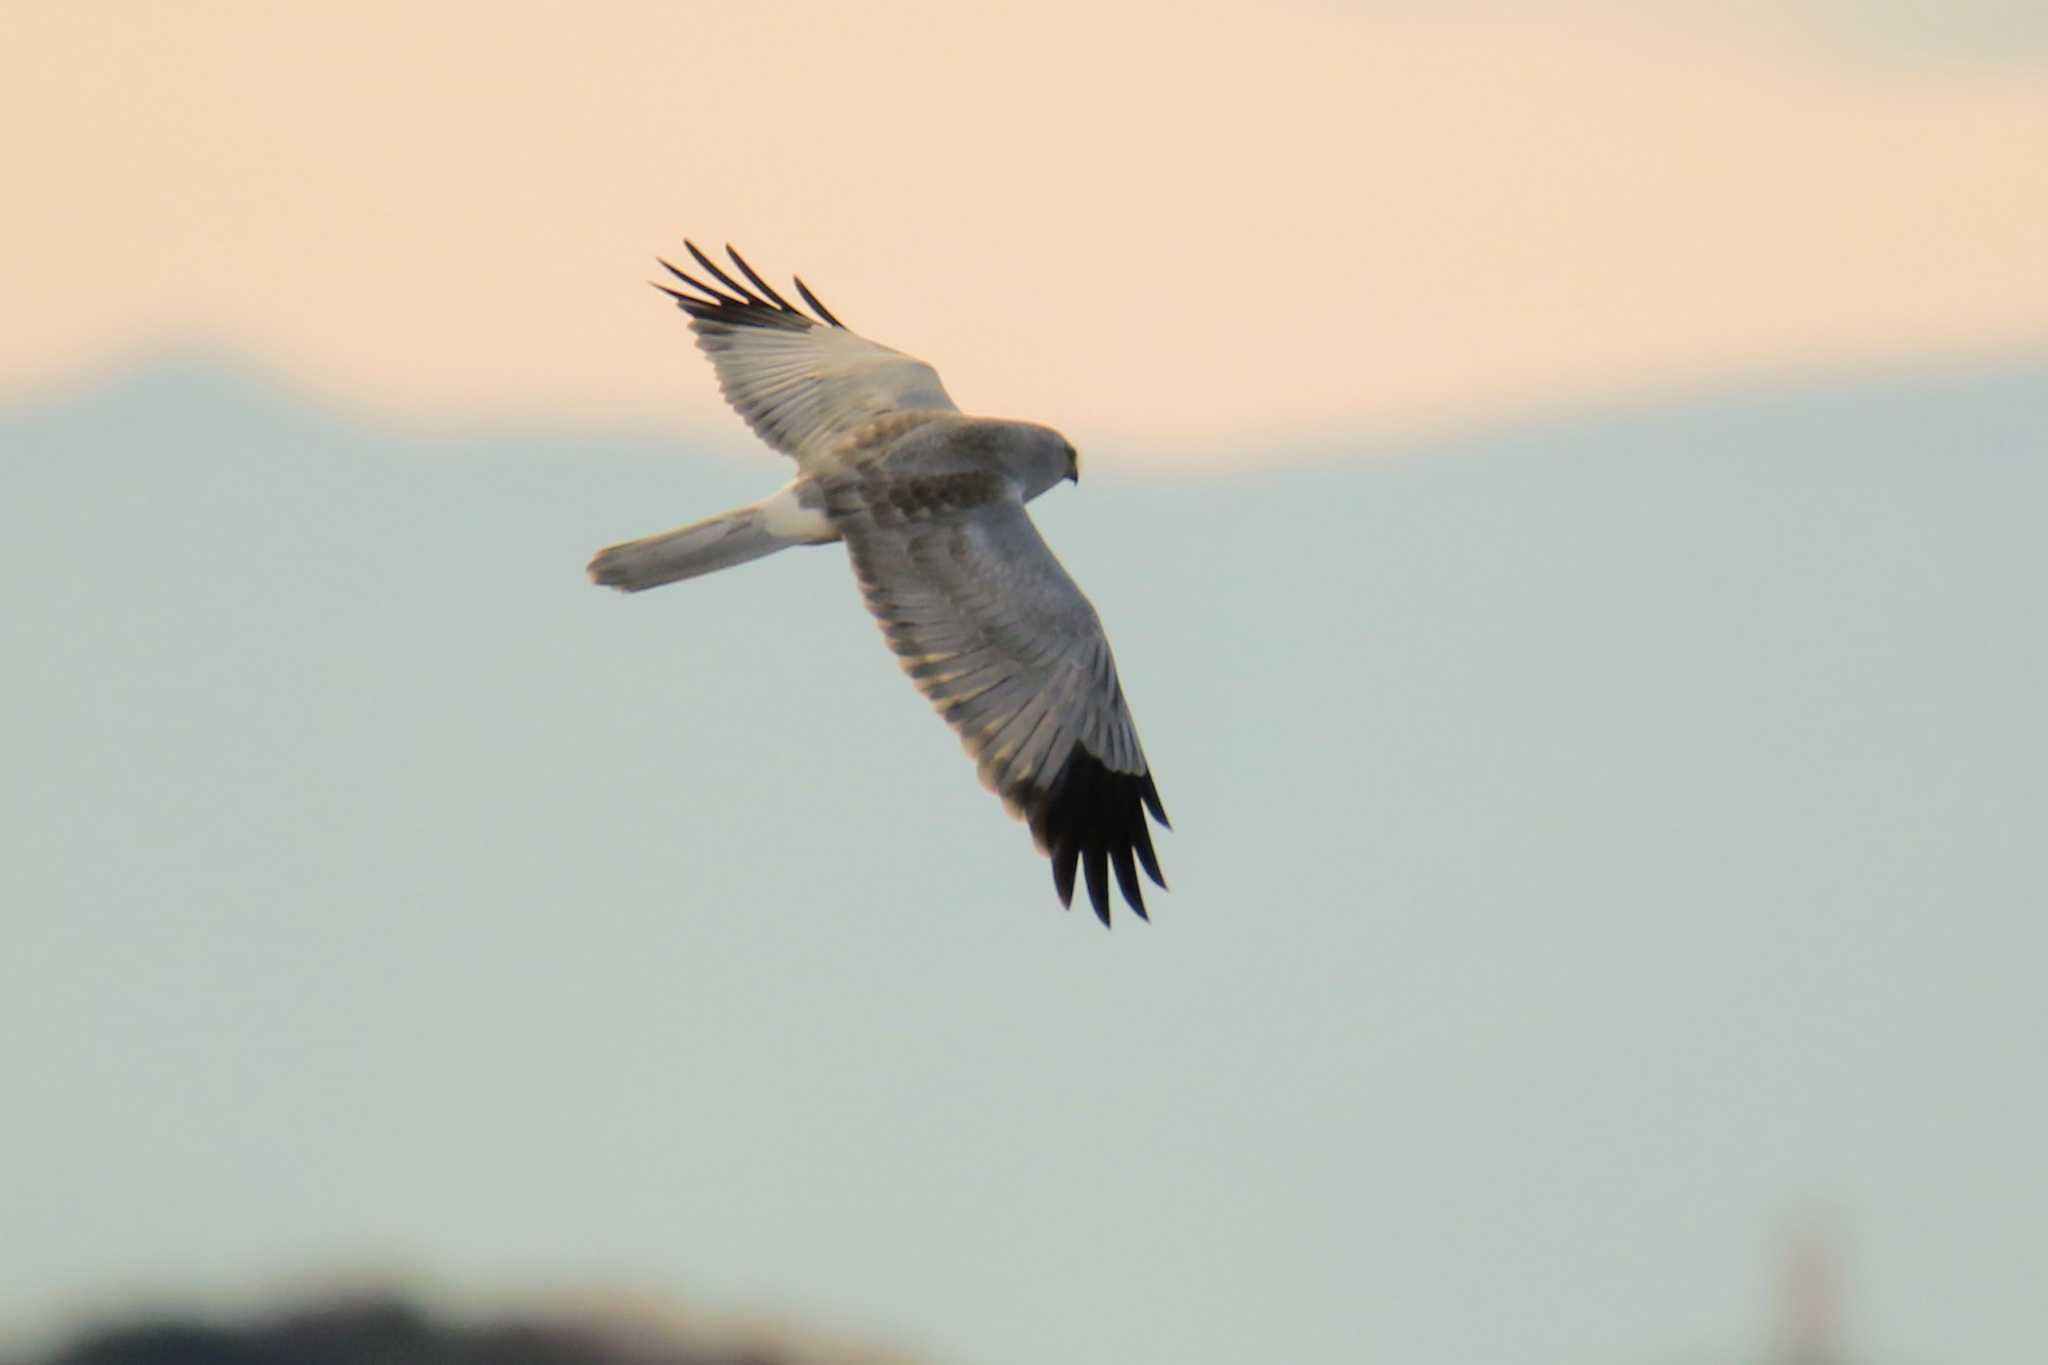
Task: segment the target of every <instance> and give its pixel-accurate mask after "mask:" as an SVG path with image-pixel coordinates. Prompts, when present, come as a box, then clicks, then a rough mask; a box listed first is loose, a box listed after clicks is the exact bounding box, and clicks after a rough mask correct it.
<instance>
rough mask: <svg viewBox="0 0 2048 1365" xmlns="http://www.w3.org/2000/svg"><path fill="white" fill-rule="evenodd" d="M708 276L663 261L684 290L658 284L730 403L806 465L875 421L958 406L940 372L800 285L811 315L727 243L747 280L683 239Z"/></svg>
mask: <svg viewBox="0 0 2048 1365" xmlns="http://www.w3.org/2000/svg"><path fill="white" fill-rule="evenodd" d="M684 245H685V246H686V247H688V248H689V251H690V254H691V256H692V257H694V258H695V259H696V262H697V264H698V266H699V267H700V268H701V269H702V270H703V272H704V273H705V274H707V275H709V276H710V277H711V279H712V280H713V281H716V283H710V282H706V281H705V280H702V279H700V278H698V277H696V276H693V275H690V274H688V273H686V272H685V271H682V270H679V269H677V268H676V267H675V266H673V265H670V264H669V263H668V262H667V261H663V262H662V263H661V264H662V266H663V268H664V269H666V270H667V271H668V272H669V273H670V274H672V275H674V276H675V277H676V279H677V280H678V281H679V282H680V283H682V284H683V285H686V286H687V287H688V292H685V291H684V290H681V289H672V288H670V287H669V286H667V285H656V286H655V287H656V288H657V289H660V290H661V291H662V292H663V293H665V294H667V295H668V296H669V297H670V298H672V299H674V300H675V301H676V304H677V306H678V307H680V308H681V309H682V310H683V311H684V312H685V313H687V314H689V316H690V330H691V331H693V332H695V333H696V334H697V345H698V346H699V347H701V348H702V349H703V351H704V353H705V354H706V355H708V356H709V357H711V363H712V366H713V367H714V368H715V369H716V370H717V371H718V387H719V389H720V390H721V391H722V392H723V393H724V394H725V397H726V401H727V402H729V403H731V404H732V406H733V409H734V410H735V411H736V412H738V413H739V415H740V416H741V417H743V418H745V419H746V423H747V425H748V426H750V427H752V428H753V429H754V433H755V434H756V435H757V436H759V437H760V438H761V439H762V440H764V441H766V442H767V443H768V444H769V445H771V446H773V447H775V449H777V450H779V451H781V452H782V453H783V454H785V455H789V456H792V457H793V458H795V460H796V461H797V463H798V464H800V465H803V464H810V463H814V462H816V461H817V460H819V459H821V458H822V457H823V456H825V455H826V454H828V453H829V452H830V451H831V450H832V449H833V448H834V447H835V446H837V445H838V444H839V443H840V442H841V441H843V440H845V439H846V438H847V437H848V436H850V435H852V434H853V433H854V432H857V431H859V430H860V429H861V428H863V427H865V426H867V425H869V424H870V423H872V422H874V421H876V420H877V419H878V418H882V417H886V416H890V415H892V414H896V413H901V412H906V411H921V410H923V411H928V410H939V411H946V412H952V411H957V409H956V408H955V406H954V404H953V400H952V398H950V397H949V396H948V395H947V393H946V388H945V385H943V384H941V383H940V382H939V375H938V371H936V370H934V369H933V368H932V367H931V366H929V365H927V364H925V363H924V362H923V361H922V360H918V359H915V358H914V357H911V356H907V355H904V354H903V353H902V352H901V351H892V350H890V349H889V348H888V347H887V346H881V345H877V344H876V343H874V342H872V341H869V340H867V339H866V338H865V337H862V336H860V335H858V334H857V333H854V332H851V331H848V330H847V329H846V327H845V325H844V324H842V323H841V322H840V321H839V320H838V319H837V318H834V317H833V316H832V314H831V313H829V312H828V311H826V309H825V307H824V305H823V304H821V303H819V302H818V300H817V298H816V296H815V295H813V294H812V293H811V291H810V290H809V289H807V288H805V287H804V284H803V281H801V280H798V281H797V289H798V291H799V292H800V293H801V295H802V297H803V299H804V301H805V302H807V303H809V304H810V305H811V307H812V308H813V309H814V310H816V312H817V313H818V315H819V318H822V319H823V321H822V322H821V321H819V320H818V318H813V317H811V316H810V315H808V314H806V313H805V312H803V310H801V309H799V308H797V307H795V306H794V305H792V304H790V303H789V302H788V301H787V300H785V299H784V298H783V297H782V295H780V294H778V293H777V292H776V291H775V290H774V289H773V288H771V287H769V285H768V284H767V283H766V282H765V281H764V280H762V278H761V277H760V276H759V275H757V274H755V273H754V270H753V267H751V266H749V265H748V264H747V263H746V261H745V260H744V259H742V258H741V256H740V254H739V253H738V252H736V251H734V250H733V249H732V248H731V247H729V246H728V247H727V248H726V252H727V254H728V255H730V256H731V257H732V263H733V264H734V265H735V266H737V267H738V268H739V271H740V273H741V275H743V276H744V277H745V282H744V283H743V282H741V281H740V280H735V279H734V278H733V277H732V276H731V275H729V274H727V273H726V272H725V271H724V270H722V269H720V268H719V266H718V264H717V262H715V261H713V260H712V259H711V258H710V257H709V256H707V255H705V254H704V253H703V252H701V251H699V250H698V249H697V247H696V246H695V244H693V243H689V242H686V243H684Z"/></svg>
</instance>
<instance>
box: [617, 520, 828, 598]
mask: <svg viewBox="0 0 2048 1365" xmlns="http://www.w3.org/2000/svg"><path fill="white" fill-rule="evenodd" d="M801 543H802V542H801V541H800V540H797V539H794V538H791V537H789V536H785V535H778V534H776V533H775V532H774V531H772V530H770V529H769V527H768V518H767V516H766V515H765V514H764V512H763V510H762V508H761V505H760V504H759V503H753V504H750V505H749V506H746V507H739V508H735V509H734V510H732V511H730V512H725V513H721V514H720V515H718V516H715V517H707V518H705V519H704V520H703V521H699V522H693V523H692V524H690V525H688V526H684V527H681V528H679V529H677V530H674V531H664V532H662V533H661V534H660V535H658V536H648V537H646V538H645V539H643V540H629V541H627V542H626V543H625V544H623V545H613V546H611V547H609V548H608V549H603V550H599V551H598V552H597V557H596V558H595V559H592V560H591V561H590V581H591V582H593V583H597V584H599V585H601V586H603V587H607V588H617V589H618V590H619V591H621V592H639V591H641V590H642V589H644V588H658V587H660V586H661V585H662V584H664V583H677V582H680V581H682V580H683V579H685V578H695V577H697V576H698V575H699V574H707V573H711V572H713V571H714V570H718V569H727V568H731V567H732V566H733V565H735V564H744V563H746V562H747V561H748V560H750V559H759V558H760V557H761V556H762V555H769V554H774V553H775V552H776V551H777V550H781V549H785V548H787V547H788V546H791V545H797V544H801Z"/></svg>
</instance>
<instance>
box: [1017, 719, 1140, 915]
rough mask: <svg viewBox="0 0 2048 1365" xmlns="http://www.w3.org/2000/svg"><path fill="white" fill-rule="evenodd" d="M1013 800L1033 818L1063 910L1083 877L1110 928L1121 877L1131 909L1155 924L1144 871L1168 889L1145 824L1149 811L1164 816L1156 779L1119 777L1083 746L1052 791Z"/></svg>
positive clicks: (1091, 900) (1090, 899)
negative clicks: (1112, 882) (1112, 879)
mask: <svg viewBox="0 0 2048 1365" xmlns="http://www.w3.org/2000/svg"><path fill="white" fill-rule="evenodd" d="M1011 795H1012V799H1015V800H1017V801H1018V802H1019V803H1020V804H1021V805H1023V807H1024V809H1025V811H1026V812H1027V815H1028V817H1029V819H1030V821H1031V832H1032V834H1033V836H1034V837H1035V838H1036V839H1037V841H1038V844H1039V847H1041V848H1043V849H1045V850H1046V851H1047V852H1048V854H1049V855H1050V856H1051V858H1052V882H1053V889H1054V890H1055V891H1057V892H1058V893H1059V898H1060V904H1061V905H1063V906H1066V907H1068V908H1070V909H1071V908H1072V906H1073V903H1074V883H1075V879H1076V873H1077V872H1078V873H1080V874H1082V875H1083V877H1084V879H1085V881H1086V884H1087V887H1088V902H1089V906H1090V908H1092V909H1093V910H1094V911H1095V917H1096V918H1097V919H1099V920H1101V921H1102V923H1103V924H1104V925H1108V924H1109V922H1110V901H1111V899H1112V897H1111V893H1110V884H1109V883H1110V873H1111V870H1112V869H1114V872H1115V876H1116V889H1117V890H1118V891H1119V892H1121V893H1122V895H1123V900H1124V903H1125V904H1126V905H1128V906H1129V907H1130V909H1131V912H1132V913H1133V914H1135V915H1137V917H1138V918H1139V919H1142V920H1148V921H1149V920H1150V919H1151V915H1150V914H1149V913H1148V912H1147V910H1146V907H1145V895H1144V890H1143V887H1142V884H1141V883H1140V882H1139V880H1138V869H1139V868H1140V867H1143V868H1144V870H1145V874H1146V875H1147V876H1149V877H1150V878H1151V879H1152V880H1153V881H1154V882H1155V883H1157V884H1158V885H1159V886H1160V888H1161V889H1164V888H1165V886H1166V878H1165V877H1164V876H1163V875H1162V874H1161V872H1160V870H1159V857H1158V854H1157V853H1155V852H1154V851H1153V848H1152V833H1151V830H1150V829H1149V828H1147V826H1146V821H1145V815H1146V812H1147V811H1148V810H1150V811H1153V812H1155V813H1156V812H1157V811H1158V804H1157V803H1158V794H1157V792H1156V791H1155V790H1154V789H1153V783H1152V777H1151V774H1149V773H1121V772H1117V771H1115V770H1113V769H1111V768H1110V767H1109V766H1108V765H1106V764H1104V763H1103V762H1102V761H1101V760H1100V759H1098V758H1096V757H1095V756H1094V755H1093V754H1091V753H1089V752H1088V751H1087V750H1085V749H1083V748H1080V747H1078V746H1077V747H1076V748H1075V749H1074V751H1073V752H1072V753H1071V754H1070V755H1069V756H1068V758H1067V761H1066V762H1065V763H1064V764H1062V765H1061V767H1060V769H1059V773H1058V775H1057V776H1056V777H1054V779H1053V780H1052V781H1051V783H1049V784H1048V785H1046V786H1045V787H1044V788H1041V789H1033V790H1023V791H1017V792H1014V793H1012V794H1011ZM1162 823H1163V822H1162Z"/></svg>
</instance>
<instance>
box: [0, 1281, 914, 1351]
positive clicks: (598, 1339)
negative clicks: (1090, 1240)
mask: <svg viewBox="0 0 2048 1365" xmlns="http://www.w3.org/2000/svg"><path fill="white" fill-rule="evenodd" d="M855 1359H859V1360H863V1361H877V1360H878V1359H879V1358H878V1357H876V1356H873V1355H862V1356H858V1357H855V1356H850V1355H847V1354H827V1353H818V1352H813V1351H808V1350H806V1351H802V1352H799V1351H798V1350H797V1349H796V1348H793V1347H790V1348H785V1347H780V1346H762V1345H756V1344H751V1343H750V1344H746V1345H725V1346H704V1345H699V1344H691V1345H685V1344H682V1343H681V1342H678V1341H676V1340H673V1339H671V1338H669V1336H668V1334H666V1333H664V1332H661V1331H659V1330H657V1329H653V1328H650V1327H648V1326H647V1325H645V1324H643V1323H634V1324H631V1325H611V1324H607V1323H605V1322H602V1321H597V1320H592V1319H579V1320H543V1319H533V1320H525V1319H520V1318H500V1319H495V1320H489V1321H483V1322H477V1323H465V1322H453V1321H447V1320H441V1319H437V1318H435V1317H432V1316H429V1315H428V1314H427V1313H425V1312H423V1311H421V1310H420V1309H418V1308H416V1307H414V1306H413V1305H412V1304H410V1303H408V1302H407V1301H405V1300H403V1299H401V1298H397V1297H374V1298H356V1299H345V1300H335V1301H328V1302H323V1303H317V1304H310V1305H304V1306H300V1307H296V1308H292V1309H289V1310H287V1311H284V1312H281V1313H277V1314H273V1315H267V1316H258V1317H251V1318H249V1319H247V1320H244V1321H239V1322H217V1321H213V1320H202V1319H199V1318H186V1317H178V1316H163V1317H152V1318H144V1319H138V1320H131V1321H127V1322H123V1323H121V1324H119V1325H117V1326H109V1327H94V1328H88V1329H85V1330H84V1331H82V1332H81V1333H79V1334H78V1335H76V1336H75V1337H74V1338H73V1339H72V1340H71V1341H70V1342H68V1343H67V1344H64V1345H61V1346H59V1347H57V1348H56V1349H55V1351H54V1352H52V1353H51V1354H48V1355H45V1356H41V1357H36V1358H26V1357H0V1360H5V1361H6V1362H7V1365H842V1363H843V1362H849V1361H852V1360H855Z"/></svg>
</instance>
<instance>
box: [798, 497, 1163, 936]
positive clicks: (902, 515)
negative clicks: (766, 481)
mask: <svg viewBox="0 0 2048 1365" xmlns="http://www.w3.org/2000/svg"><path fill="white" fill-rule="evenodd" d="M823 482H824V484H825V498H826V508H827V513H828V515H829V516H830V517H831V518H832V523H833V525H834V526H835V527H837V528H838V530H839V532H840V534H841V536H842V537H843V538H844V539H845V541H846V548H847V551H848V553H849V554H850V556H851V557H852V559H853V569H854V576H855V577H856V578H857V579H858V580H859V581H860V589H861V593H862V595H863V596H864V597H865V598H866V599H867V604H868V610H869V611H871V612H873V613H874V616H875V619H876V620H877V621H878V622H880V624H881V627H882V633H883V634H884V635H885V636H886V637H887V638H888V641H889V646H890V648H891V649H893V650H895V652H896V655H897V658H898V659H899V661H900V662H901V663H902V665H903V671H904V672H906V673H908V674H909V675H910V677H911V681H913V682H915V683H916V684H917V688H918V690H919V691H920V692H922V693H924V695H925V697H926V698H927V699H928V700H930V702H931V703H932V705H933V706H935V707H937V708H938V711H939V714H940V715H941V716H943V717H945V720H946V723H947V724H948V725H950V726H952V727H953V729H954V731H955V732H956V733H957V734H958V735H959V736H960V742H961V744H962V745H963V746H964V747H965V748H966V750H967V752H968V753H969V754H970V755H971V756H972V757H973V758H974V761H975V766H976V767H977V768H979V769H980V772H981V780H982V783H983V784H984V785H985V786H987V787H988V788H989V789H990V790H991V791H993V792H995V793H996V794H997V795H998V796H1000V797H1002V799H1003V804H1004V806H1006V807H1007V808H1008V809H1009V810H1010V812H1011V814H1013V815H1016V816H1018V817H1020V818H1021V819H1023V820H1025V821H1026V822H1027V823H1029V824H1030V826H1031V836H1032V839H1033V841H1034V842H1035V843H1036V844H1037V845H1038V848H1039V850H1040V851H1041V852H1043V853H1045V854H1047V855H1048V856H1049V857H1051V859H1052V869H1053V884H1054V887H1055V888H1056V889H1057V890H1058V892H1059V896H1060V900H1061V901H1062V902H1063V903H1067V904H1071V903H1072V900H1073V894H1074V874H1075V870H1076V868H1077V867H1078V868H1079V869H1080V870H1081V871H1082V872H1083V873H1085V875H1086V877H1087V882H1088V898H1089V900H1090V901H1091V902H1093V904H1094V907H1095V913H1096V915H1097V916H1098V917H1099V918H1100V919H1101V920H1102V922H1103V923H1104V924H1108V923H1109V887H1108V882H1109V874H1110V872H1111V871H1114V873H1115V875H1116V883H1117V886H1118V887H1119V889H1121V890H1122V892H1123V895H1124V899H1125V901H1126V902H1128V903H1129V905H1130V907H1131V908H1132V909H1133V910H1135V911H1136V912H1137V913H1138V914H1139V915H1141V916H1142V915H1144V913H1145V898H1144V896H1143V894H1142V893H1141V892H1140V891H1139V889H1138V876H1137V869H1138V866H1139V865H1142V866H1143V868H1144V870H1145V872H1146V873H1147V874H1148V875H1149V876H1150V877H1151V878H1152V880H1153V881H1155V882H1157V883H1158V884H1159V885H1161V886H1164V885H1166V881H1165V879H1164V878H1163V877H1162V876H1161V875H1160V871H1159V859H1158V857H1157V856H1156V855H1155V854H1154V852H1153V849H1152V836H1151V832H1150V830H1149V829H1148V828H1147V827H1146V823H1145V813H1146V811H1147V810H1149V811H1150V812H1151V813H1152V815H1153V817H1154V818H1156V819H1157V820H1158V821H1159V822H1160V823H1161V824H1165V823H1166V812H1165V810H1164V808H1163V807H1161V805H1160V802H1159V791H1158V788H1157V787H1156V786H1154V785H1153V781H1152V771H1151V768H1150V767H1149V766H1148V765H1147V764H1146V762H1145V753H1144V750H1143V749H1142V748H1141V747H1140V746H1139V744H1138V730H1137V726H1136V724H1135V723H1134V722H1133V721H1132V719H1131V710H1130V707H1129V706H1127V705H1126V704H1125V703H1124V693H1123V687H1122V686H1121V685H1120V684H1119V683H1118V681H1117V675H1116V663H1115V661H1114V660H1113V659H1112V658H1111V657H1110V652H1109V640H1108V638H1107V637H1105V636H1104V634H1103V632H1102V623H1101V621H1100V620H1099V619H1097V617H1096V615H1095V608H1094V607H1093V606H1091V605H1090V604H1089V602H1088V599H1087V598H1086V597H1084V596H1083V595H1082V593H1081V590H1080V588H1078V587H1076V586H1075V584H1074V580H1073V579H1072V578H1069V577H1068V576H1067V571H1066V570H1065V569H1064V568H1062V567H1061V566H1060V562H1059V560H1058V559H1056V558H1054V557H1053V552H1052V549H1051V547H1049V546H1048V545H1047V544H1046V543H1045V540H1044V539H1043V538H1042V537H1041V536H1040V535H1039V534H1038V528H1037V527H1035V526H1033V525H1032V524H1031V518H1030V517H1029V516H1027V515H1026V514H1025V511H1024V504H1023V501H1022V500H1021V499H1020V498H1019V497H1018V496H1017V490H1016V488H1015V486H1014V485H1013V484H1011V483H1009V481H1008V480H1007V479H1005V478H1004V477H1003V476H1001V475H1000V474H997V473H994V472H993V471H982V472H960V473H933V474H924V475H901V474H896V475H891V474H889V473H888V472H886V471H882V470H878V469H876V468H874V467H873V466H872V465H870V466H868V467H866V468H856V469H849V470H845V471H842V472H840V473H838V474H836V475H828V476H826V477H825V479H824V480H823Z"/></svg>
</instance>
